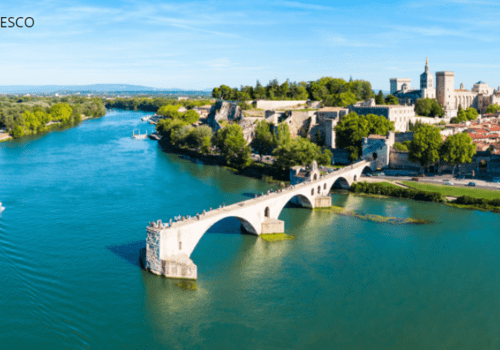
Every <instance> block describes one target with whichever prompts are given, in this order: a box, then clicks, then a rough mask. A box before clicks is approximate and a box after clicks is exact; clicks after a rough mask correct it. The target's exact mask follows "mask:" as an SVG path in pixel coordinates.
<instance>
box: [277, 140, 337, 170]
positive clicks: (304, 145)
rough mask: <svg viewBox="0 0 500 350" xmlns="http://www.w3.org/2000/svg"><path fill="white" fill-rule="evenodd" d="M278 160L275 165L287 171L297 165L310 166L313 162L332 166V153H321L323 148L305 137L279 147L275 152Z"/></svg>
mask: <svg viewBox="0 0 500 350" xmlns="http://www.w3.org/2000/svg"><path fill="white" fill-rule="evenodd" d="M273 154H274V156H275V157H276V160H275V162H274V165H275V166H276V167H277V168H279V169H281V170H286V169H289V168H290V167H292V166H295V165H308V164H311V163H312V161H313V160H316V161H317V162H318V164H323V165H330V164H331V156H332V153H331V152H330V151H329V150H325V152H322V151H321V147H319V146H318V145H316V144H314V143H312V142H311V140H309V139H307V138H303V137H297V138H295V139H293V140H292V141H291V142H290V143H288V144H283V145H280V146H278V148H276V149H275V150H274V151H273Z"/></svg>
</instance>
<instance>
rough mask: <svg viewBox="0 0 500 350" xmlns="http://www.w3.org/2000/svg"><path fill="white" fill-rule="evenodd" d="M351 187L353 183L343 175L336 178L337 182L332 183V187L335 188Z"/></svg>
mask: <svg viewBox="0 0 500 350" xmlns="http://www.w3.org/2000/svg"><path fill="white" fill-rule="evenodd" d="M349 187H351V184H350V183H349V181H347V179H346V178H345V177H343V176H341V177H339V178H338V179H337V180H335V182H334V183H333V184H332V187H331V188H333V189H339V188H340V189H348V188H349Z"/></svg>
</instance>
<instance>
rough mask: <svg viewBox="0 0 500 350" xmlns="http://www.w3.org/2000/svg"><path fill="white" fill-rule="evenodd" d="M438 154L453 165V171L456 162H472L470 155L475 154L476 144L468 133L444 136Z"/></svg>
mask: <svg viewBox="0 0 500 350" xmlns="http://www.w3.org/2000/svg"><path fill="white" fill-rule="evenodd" d="M439 154H440V156H441V159H443V160H444V161H446V162H448V163H450V164H452V165H453V172H455V170H456V167H457V165H458V164H465V163H470V162H472V157H473V156H474V154H476V145H475V144H474V143H473V142H472V138H471V137H470V136H469V134H467V133H459V134H455V135H452V136H449V137H448V138H446V140H445V141H444V142H443V144H442V146H441V148H440V151H439Z"/></svg>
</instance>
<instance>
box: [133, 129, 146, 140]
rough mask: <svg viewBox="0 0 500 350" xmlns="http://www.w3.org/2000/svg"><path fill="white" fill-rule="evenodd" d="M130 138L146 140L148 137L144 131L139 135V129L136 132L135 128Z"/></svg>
mask: <svg viewBox="0 0 500 350" xmlns="http://www.w3.org/2000/svg"><path fill="white" fill-rule="evenodd" d="M132 138H133V139H136V140H146V139H147V138H148V132H147V131H146V133H145V134H142V135H141V131H140V130H139V133H138V134H136V133H135V130H134V131H133V132H132Z"/></svg>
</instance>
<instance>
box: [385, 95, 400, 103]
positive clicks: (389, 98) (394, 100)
mask: <svg viewBox="0 0 500 350" xmlns="http://www.w3.org/2000/svg"><path fill="white" fill-rule="evenodd" d="M398 103H399V101H398V98H397V97H396V96H394V95H387V97H386V98H385V104H387V105H397V104H398Z"/></svg>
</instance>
